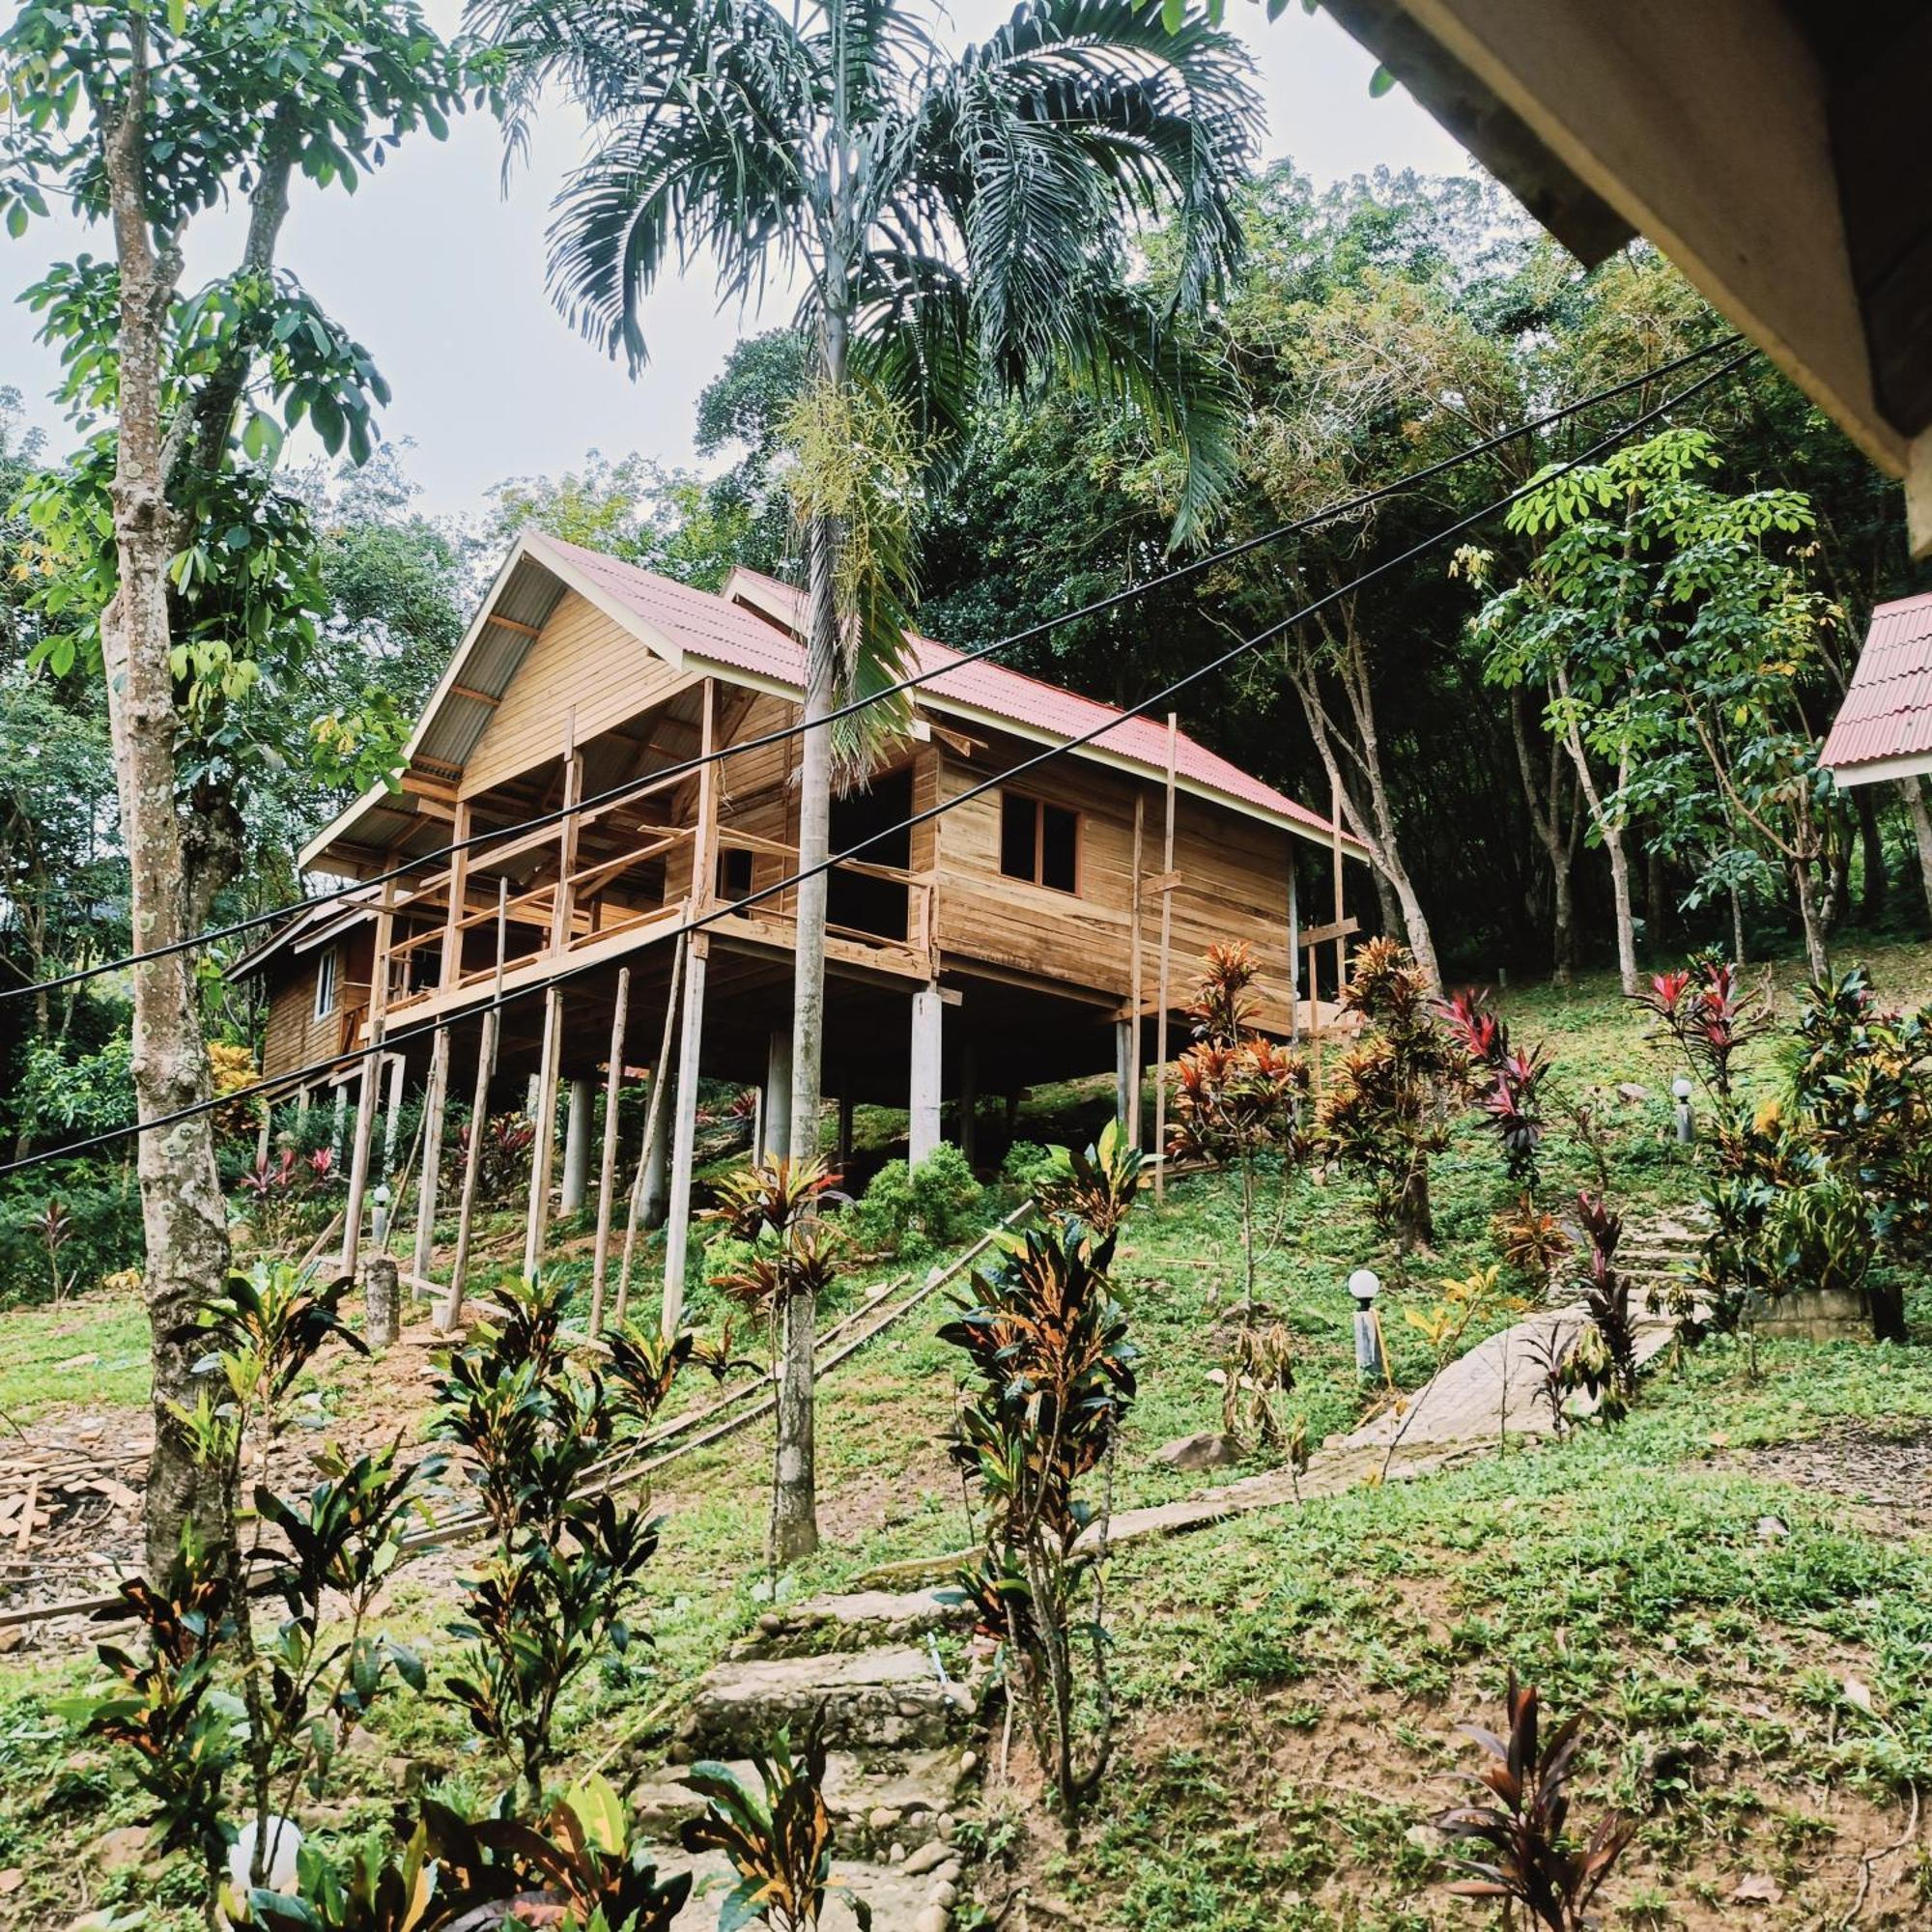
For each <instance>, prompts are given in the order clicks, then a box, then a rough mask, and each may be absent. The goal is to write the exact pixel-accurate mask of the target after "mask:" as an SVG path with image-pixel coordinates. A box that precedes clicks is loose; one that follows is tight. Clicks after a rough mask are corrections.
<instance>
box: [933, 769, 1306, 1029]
mask: <svg viewBox="0 0 1932 1932" xmlns="http://www.w3.org/2000/svg"><path fill="white" fill-rule="evenodd" d="M1030 750H1031V748H1025V749H1022V748H1019V747H1016V746H1013V745H1011V744H1010V743H1009V744H1007V745H1005V746H1004V747H1002V746H994V747H989V748H988V749H987V750H986V751H984V752H976V753H975V754H974V756H973V759H972V761H971V762H970V763H968V762H967V761H966V760H964V759H962V758H961V757H960V756H959V754H958V753H956V752H953V751H951V750H946V751H943V752H942V753H941V754H940V757H939V759H938V760H937V763H938V768H939V769H938V794H939V796H940V797H942V798H944V799H949V800H950V799H955V798H957V797H958V796H959V795H960V794H961V793H962V792H965V791H967V790H969V789H970V788H971V787H972V786H973V785H975V784H978V783H980V782H981V781H984V780H985V779H986V778H987V777H988V776H990V775H993V774H995V773H997V772H999V771H1001V770H1004V769H1005V768H1006V767H1008V766H1009V765H1010V764H1012V763H1013V762H1015V761H1016V760H1017V759H1018V758H1020V757H1022V756H1025V755H1027V754H1028V752H1029V751H1030ZM1018 789H1020V790H1022V791H1025V792H1027V793H1028V794H1029V795H1031V796H1034V797H1037V798H1045V799H1049V800H1051V801H1053V802H1054V803H1056V804H1060V805H1066V806H1071V807H1072V808H1073V809H1074V810H1078V811H1079V812H1080V813H1081V824H1080V892H1079V894H1078V895H1077V896H1075V895H1068V894H1065V893H1060V892H1054V891H1052V890H1050V889H1049V888H1047V887H1043V886H1036V885H1032V884H1029V883H1027V882H1026V881H1023V880H1018V879H1009V878H1008V877H1006V876H1005V875H1004V874H1003V873H1002V872H1001V870H1000V797H1001V794H1000V792H999V791H998V790H997V789H996V790H993V791H990V792H988V793H986V794H985V796H984V797H982V798H978V799H975V800H973V801H972V802H971V803H969V804H966V805H960V806H955V807H953V809H952V810H950V811H948V812H947V814H946V815H945V816H944V817H943V818H942V819H940V820H939V821H938V825H939V827H940V831H939V837H938V840H937V844H938V853H939V879H940V885H939V943H940V947H941V949H942V951H943V952H945V953H946V954H947V955H948V957H949V959H950V960H957V961H958V962H959V963H961V964H964V963H965V962H967V961H969V960H972V959H980V960H984V961H986V962H987V963H989V964H992V965H996V966H1006V967H1009V968H1012V969H1014V970H1016V971H1019V972H1025V973H1032V974H1037V975H1039V976H1041V977H1042V978H1045V979H1050V980H1065V981H1067V982H1069V983H1071V984H1075V985H1080V986H1087V987H1092V988H1094V989H1096V990H1099V991H1102V992H1109V993H1117V994H1118V995H1119V996H1120V997H1121V998H1122V1000H1123V1001H1124V1000H1125V998H1126V996H1127V992H1128V987H1129V980H1130V962H1129V959H1128V943H1127V936H1128V919H1129V909H1130V906H1131V902H1132V900H1131V893H1132V884H1131V877H1132V869H1133V827H1134V793H1135V791H1136V789H1140V790H1142V791H1144V793H1145V795H1146V798H1147V850H1146V853H1145V855H1144V857H1143V860H1142V865H1143V869H1144V870H1145V871H1146V873H1147V874H1148V875H1149V876H1153V875H1155V874H1157V873H1158V871H1159V869H1160V849H1161V825H1162V815H1163V810H1164V808H1163V802H1162V786H1161V782H1160V781H1159V780H1158V779H1154V778H1150V779H1149V780H1148V781H1146V783H1145V784H1144V785H1137V783H1136V781H1134V780H1132V779H1128V778H1125V777H1116V776H1114V775H1113V774H1112V773H1109V772H1105V771H1099V770H1096V769H1095V768H1094V766H1092V765H1075V764H1073V763H1071V762H1070V761H1063V762H1060V763H1057V764H1054V765H1049V766H1045V767H1043V768H1041V769H1040V770H1038V771H1037V772H1030V773H1028V774H1027V775H1026V776H1025V778H1024V779H1022V780H1021V781H1019V784H1018ZM1290 837H1291V835H1290V834H1288V833H1287V832H1284V831H1281V830H1279V829H1277V828H1275V827H1272V826H1266V825H1261V824H1258V823H1256V822H1255V821H1254V820H1253V819H1248V818H1243V817H1241V816H1240V815H1239V814H1238V813H1236V812H1233V811H1224V810H1218V809H1216V808H1215V807H1213V806H1210V805H1208V804H1206V803H1205V802H1203V801H1201V800H1198V799H1193V798H1190V797H1188V796H1187V795H1186V794H1185V793H1182V794H1180V796H1179V798H1178V800H1177V802H1176V807H1175V848H1174V864H1175V870H1176V871H1177V872H1179V874H1180V878H1181V884H1180V886H1179V889H1178V890H1177V891H1176V893H1175V895H1174V934H1173V949H1172V952H1171V954H1170V959H1171V965H1170V969H1169V970H1170V985H1171V987H1172V988H1173V992H1172V998H1173V1000H1174V1003H1175V1004H1176V1005H1177V1006H1179V1005H1180V1004H1182V1003H1183V1002H1184V1000H1185V998H1186V997H1187V994H1188V993H1189V991H1190V990H1191V988H1192V986H1193V983H1194V981H1195V980H1196V979H1197V978H1198V977H1199V969H1200V964H1201V960H1202V956H1203V955H1204V954H1205V953H1206V952H1207V951H1208V947H1209V946H1210V945H1213V944H1215V943H1216V942H1217V941H1218V942H1223V943H1225V942H1230V941H1234V940H1246V941H1247V943H1248V944H1249V945H1250V946H1252V947H1253V948H1254V950H1255V953H1256V956H1257V958H1258V959H1259V960H1260V962H1261V965H1262V974H1261V978H1260V980H1258V981H1257V986H1256V990H1257V993H1258V996H1259V999H1260V1012H1259V1014H1258V1018H1259V1022H1260V1024H1261V1025H1262V1026H1264V1027H1265V1028H1267V1029H1268V1030H1270V1031H1274V1032H1281V1033H1286V1032H1287V1031H1288V1016H1289V1006H1288V1002H1289V998H1290V979H1289V963H1288V947H1289V940H1288V865H1289V842H1290ZM1143 923H1144V930H1145V943H1146V952H1145V954H1144V963H1143V967H1142V979H1143V986H1144V990H1145V994H1146V998H1147V1000H1148V1003H1149V1005H1150V1006H1151V1003H1152V987H1153V979H1154V972H1155V960H1156V953H1157V948H1158V935H1159V928H1160V901H1159V899H1158V898H1157V897H1156V896H1154V895H1152V894H1150V895H1148V898H1147V900H1146V902H1145V918H1144V922H1143Z"/></svg>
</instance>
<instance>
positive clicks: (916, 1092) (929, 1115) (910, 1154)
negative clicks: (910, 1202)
mask: <svg viewBox="0 0 1932 1932" xmlns="http://www.w3.org/2000/svg"><path fill="white" fill-rule="evenodd" d="M945 1011H946V1004H945V1001H944V999H943V997H942V996H941V994H940V990H939V986H938V983H937V982H936V981H934V982H932V983H930V984H927V985H924V986H922V987H921V988H920V989H919V991H918V992H916V993H915V994H914V995H913V996H912V1098H911V1105H910V1109H909V1113H908V1118H907V1121H906V1163H907V1165H908V1166H911V1167H917V1166H918V1165H919V1164H920V1162H921V1161H923V1159H924V1158H925V1157H926V1155H927V1154H929V1153H930V1152H931V1151H933V1149H934V1148H936V1147H937V1146H938V1145H939V1099H940V1095H939V1089H940V1073H939V1068H940V1049H941V1046H942V1044H943V1039H944V1021H943V1019H942V1017H941V1016H942V1015H943V1014H944V1012H945Z"/></svg>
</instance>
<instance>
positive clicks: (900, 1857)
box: [886, 1845, 905, 1865]
mask: <svg viewBox="0 0 1932 1932" xmlns="http://www.w3.org/2000/svg"><path fill="white" fill-rule="evenodd" d="M886 1862H887V1863H888V1864H889V1865H902V1864H904V1863H905V1847H904V1846H903V1845H895V1846H894V1847H893V1848H892V1850H891V1851H890V1852H888V1853H887V1854H886Z"/></svg>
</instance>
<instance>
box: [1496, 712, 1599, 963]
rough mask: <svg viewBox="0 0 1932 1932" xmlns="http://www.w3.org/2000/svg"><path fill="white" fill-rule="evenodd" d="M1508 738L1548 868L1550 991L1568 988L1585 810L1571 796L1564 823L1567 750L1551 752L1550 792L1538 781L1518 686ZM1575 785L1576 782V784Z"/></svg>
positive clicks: (1574, 950)
mask: <svg viewBox="0 0 1932 1932" xmlns="http://www.w3.org/2000/svg"><path fill="white" fill-rule="evenodd" d="M1510 733H1511V736H1512V737H1513V738H1514V739H1515V741H1516V767H1517V774H1518V776H1519V777H1520V779H1521V780H1522V796H1523V803H1524V804H1525V805H1527V806H1528V808H1529V820H1530V824H1531V826H1532V828H1533V829H1534V830H1535V833H1536V838H1537V842H1538V843H1539V844H1540V845H1541V846H1542V847H1543V854H1544V858H1545V859H1546V861H1547V862H1548V866H1549V878H1550V887H1551V895H1550V896H1551V905H1550V932H1549V979H1550V983H1551V984H1552V985H1557V986H1567V985H1569V984H1570V982H1571V980H1573V979H1574V978H1575V977H1576V971H1577V828H1578V826H1580V825H1581V824H1582V821H1583V814H1582V810H1581V808H1580V807H1579V805H1578V804H1577V798H1576V794H1575V792H1574V790H1573V791H1572V792H1571V802H1570V819H1569V824H1568V826H1567V828H1566V826H1565V824H1564V819H1563V794H1564V791H1565V789H1566V787H1565V785H1564V783H1563V777H1564V756H1563V748H1562V747H1561V746H1560V745H1558V744H1556V743H1554V742H1552V743H1551V745H1550V747H1549V772H1548V783H1547V787H1546V784H1545V783H1544V782H1543V781H1541V780H1540V779H1539V776H1538V774H1537V771H1536V761H1535V760H1534V758H1532V757H1531V755H1530V732H1529V718H1528V703H1527V700H1526V698H1525V696H1524V694H1523V689H1522V687H1521V686H1520V685H1512V686H1511V687H1510ZM1571 782H1572V784H1573V785H1574V783H1575V781H1574V780H1572V781H1571Z"/></svg>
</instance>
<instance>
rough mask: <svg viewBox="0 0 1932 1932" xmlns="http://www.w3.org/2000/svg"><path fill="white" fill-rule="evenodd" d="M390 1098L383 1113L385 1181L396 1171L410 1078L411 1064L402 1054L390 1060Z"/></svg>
mask: <svg viewBox="0 0 1932 1932" xmlns="http://www.w3.org/2000/svg"><path fill="white" fill-rule="evenodd" d="M388 1067H389V1096H388V1100H387V1102H386V1103H385V1105H384V1111H383V1177H382V1178H383V1179H384V1180H386V1179H388V1178H389V1177H390V1176H391V1175H392V1174H394V1173H395V1171H396V1138H397V1130H398V1129H399V1128H400V1127H401V1126H402V1124H403V1083H404V1081H405V1080H406V1079H407V1078H408V1077H409V1070H410V1067H409V1062H408V1061H406V1060H405V1059H404V1058H403V1056H402V1055H401V1054H400V1053H392V1054H391V1055H390V1056H389V1059H388Z"/></svg>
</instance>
